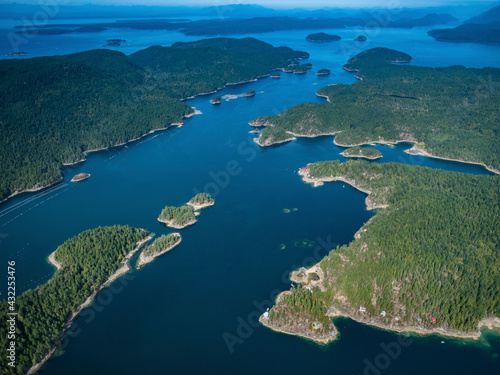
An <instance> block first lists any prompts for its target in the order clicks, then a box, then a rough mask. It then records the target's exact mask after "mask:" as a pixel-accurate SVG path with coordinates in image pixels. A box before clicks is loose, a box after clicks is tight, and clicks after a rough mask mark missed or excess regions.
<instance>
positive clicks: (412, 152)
mask: <svg viewBox="0 0 500 375" xmlns="http://www.w3.org/2000/svg"><path fill="white" fill-rule="evenodd" d="M413 143H414V142H413ZM404 152H405V153H407V154H409V155H421V156H425V157H428V158H433V159H441V160H448V161H455V162H458V163H466V164H475V165H480V166H482V167H484V168H486V169H487V170H488V171H490V172H492V173H495V174H500V170H498V169H495V168H493V167H489V166H487V165H486V164H484V163H480V162H476V161H465V160H460V159H451V158H446V157H444V156H436V155H433V154H431V153H429V152H427V151H425V150H422V149H421V148H418V147H417V145H416V144H414V145H413V147H412V148H410V149H408V150H405V151H404Z"/></svg>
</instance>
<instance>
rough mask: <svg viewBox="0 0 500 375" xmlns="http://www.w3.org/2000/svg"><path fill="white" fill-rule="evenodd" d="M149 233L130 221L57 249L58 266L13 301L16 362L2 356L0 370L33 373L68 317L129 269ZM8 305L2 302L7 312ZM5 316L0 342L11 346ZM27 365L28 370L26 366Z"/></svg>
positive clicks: (61, 334) (57, 340)
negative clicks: (39, 283)
mask: <svg viewBox="0 0 500 375" xmlns="http://www.w3.org/2000/svg"><path fill="white" fill-rule="evenodd" d="M149 239H150V237H148V232H147V231H145V230H143V229H135V228H131V227H129V226H112V227H104V228H101V227H99V228H96V229H91V230H87V231H85V232H82V233H80V234H79V235H77V236H75V237H73V238H71V239H69V240H67V241H66V242H64V243H63V244H62V245H61V246H59V247H58V248H57V249H56V251H55V260H56V262H57V263H59V265H60V268H59V269H58V270H57V272H56V273H55V274H54V276H53V277H52V278H51V279H50V280H49V281H48V282H47V283H45V284H42V285H40V286H38V287H36V288H35V289H34V290H27V291H26V292H24V293H23V294H22V295H20V296H18V297H17V299H16V303H15V312H17V316H16V338H15V342H16V353H17V354H16V367H10V366H8V365H7V358H6V355H2V356H1V358H0V365H1V366H2V368H3V370H2V374H25V373H27V372H28V371H31V372H35V371H36V370H38V369H39V367H40V366H39V365H38V364H40V365H41V364H43V363H44V362H45V361H46V360H47V359H48V358H49V357H50V356H51V355H52V354H53V353H54V351H55V350H56V348H57V346H58V344H59V343H60V342H61V340H62V339H63V337H64V334H65V332H66V331H67V329H68V328H69V327H70V325H71V322H72V320H73V319H74V318H75V317H76V315H77V314H78V313H79V312H80V311H81V310H82V309H83V308H85V307H87V306H89V305H90V304H91V303H92V300H93V298H94V297H95V296H96V294H97V292H98V291H99V290H101V289H102V288H103V287H105V286H107V285H108V284H110V283H111V282H112V281H113V280H115V279H116V278H118V277H119V276H120V275H122V274H123V273H125V272H127V271H128V270H129V265H128V262H129V259H130V258H131V257H132V255H133V254H134V253H135V252H136V251H138V250H139V248H140V246H141V245H142V244H143V243H145V242H146V241H148V240H149ZM9 308H10V306H9V304H8V302H7V300H3V301H1V302H0V314H1V315H2V316H4V317H7V316H8V315H7V313H8V312H12V310H9ZM8 331H9V327H8V324H7V319H2V321H1V322H0V343H1V347H2V348H8V347H9V341H10V340H9V339H8V334H7V333H8ZM30 369H31V370H30Z"/></svg>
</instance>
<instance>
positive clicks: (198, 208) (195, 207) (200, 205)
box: [186, 200, 215, 211]
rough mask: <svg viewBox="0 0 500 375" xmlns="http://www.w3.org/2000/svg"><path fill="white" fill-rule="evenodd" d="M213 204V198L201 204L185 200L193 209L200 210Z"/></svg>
mask: <svg viewBox="0 0 500 375" xmlns="http://www.w3.org/2000/svg"><path fill="white" fill-rule="evenodd" d="M214 204H215V200H214V201H212V202H209V203H203V204H196V203H191V202H187V203H186V205H188V206H191V207H193V209H194V210H195V211H198V210H201V209H203V208H206V207H210V206H213V205H214Z"/></svg>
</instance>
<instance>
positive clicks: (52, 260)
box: [48, 250, 62, 271]
mask: <svg viewBox="0 0 500 375" xmlns="http://www.w3.org/2000/svg"><path fill="white" fill-rule="evenodd" d="M48 260H49V263H50V264H52V265H53V266H54V267H56V268H57V270H58V271H59V269H60V268H61V267H62V264H61V263H59V262H58V261H57V260H56V250H54V252H52V253H51V254H50V255H49V258H48Z"/></svg>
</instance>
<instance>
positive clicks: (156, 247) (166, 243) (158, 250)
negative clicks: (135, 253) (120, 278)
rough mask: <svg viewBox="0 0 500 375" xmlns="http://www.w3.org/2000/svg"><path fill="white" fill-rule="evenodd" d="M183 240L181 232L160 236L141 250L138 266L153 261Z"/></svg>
mask: <svg viewBox="0 0 500 375" xmlns="http://www.w3.org/2000/svg"><path fill="white" fill-rule="evenodd" d="M181 241H182V236H181V234H180V233H169V234H167V235H162V236H161V237H158V238H157V239H155V240H154V242H153V243H152V244H151V245H148V246H146V247H145V248H144V250H143V251H142V252H141V255H140V256H139V260H138V262H137V268H140V267H141V266H143V265H144V264H147V263H150V262H152V261H153V260H155V258H157V257H159V256H160V255H163V254H165V253H167V252H169V251H170V250H172V249H173V248H174V247H176V246H177V245H179V244H180V243H181Z"/></svg>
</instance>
